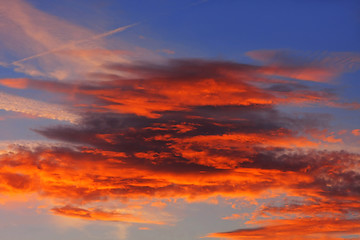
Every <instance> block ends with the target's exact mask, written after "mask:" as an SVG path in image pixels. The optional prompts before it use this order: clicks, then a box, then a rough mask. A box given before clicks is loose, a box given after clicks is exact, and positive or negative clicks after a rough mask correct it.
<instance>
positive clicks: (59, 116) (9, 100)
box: [0, 92, 80, 123]
mask: <svg viewBox="0 0 360 240" xmlns="http://www.w3.org/2000/svg"><path fill="white" fill-rule="evenodd" d="M0 109H3V110H6V111H13V112H20V113H25V114H29V115H32V116H35V117H42V118H48V119H56V120H60V121H67V122H71V123H76V122H78V121H79V119H80V117H79V115H77V114H75V113H71V112H70V111H68V110H67V109H66V108H65V107H64V106H62V105H58V104H51V103H45V102H41V101H38V100H34V99H29V98H24V97H20V96H15V95H11V94H7V93H4V92H0Z"/></svg>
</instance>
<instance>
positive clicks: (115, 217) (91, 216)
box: [51, 206, 163, 224]
mask: <svg viewBox="0 0 360 240" xmlns="http://www.w3.org/2000/svg"><path fill="white" fill-rule="evenodd" d="M51 211H52V212H53V213H54V214H56V215H62V216H69V217H75V218H81V219H86V220H93V221H95V220H100V221H111V222H130V223H148V224H163V223H162V222H156V221H150V220H144V219H142V218H141V217H138V216H134V215H132V214H128V213H120V212H118V211H103V210H101V209H89V210H88V209H83V208H77V207H72V206H64V207H60V208H53V209H52V210H51Z"/></svg>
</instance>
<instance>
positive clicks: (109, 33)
mask: <svg viewBox="0 0 360 240" xmlns="http://www.w3.org/2000/svg"><path fill="white" fill-rule="evenodd" d="M138 24H140V22H137V23H133V24H130V25H127V26H123V27H119V28H116V29H114V30H111V31H108V32H105V33H101V34H97V35H94V36H92V37H90V38H87V39H82V40H78V41H72V42H69V43H67V44H65V45H62V46H60V47H57V48H53V49H50V50H48V51H45V52H41V53H38V54H35V55H32V56H30V57H26V58H22V59H20V60H17V61H14V62H12V63H11V64H12V65H17V64H18V63H21V62H25V61H28V60H31V59H35V58H38V57H42V56H45V55H48V54H50V53H54V52H57V51H60V50H63V49H66V48H69V47H72V46H75V45H77V44H80V43H85V42H89V41H92V40H96V39H100V38H104V37H107V36H110V35H113V34H115V33H118V32H122V31H125V30H126V29H128V28H131V27H134V26H136V25H138Z"/></svg>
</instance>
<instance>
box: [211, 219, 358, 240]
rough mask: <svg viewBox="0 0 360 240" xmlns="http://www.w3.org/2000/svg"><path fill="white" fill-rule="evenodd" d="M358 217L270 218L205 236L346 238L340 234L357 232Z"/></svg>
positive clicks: (273, 239)
mask: <svg viewBox="0 0 360 240" xmlns="http://www.w3.org/2000/svg"><path fill="white" fill-rule="evenodd" d="M359 233H360V221H359V219H352V220H338V219H333V218H317V217H313V218H298V219H283V220H272V221H271V222H270V223H269V225H267V226H264V227H258V228H249V229H239V230H235V231H231V232H222V233H213V234H210V235H208V236H207V237H216V238H229V239H236V240H242V239H268V240H282V239H296V240H305V239H343V240H344V239H347V238H343V237H341V235H350V234H359Z"/></svg>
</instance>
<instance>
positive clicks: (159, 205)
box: [0, 52, 360, 239]
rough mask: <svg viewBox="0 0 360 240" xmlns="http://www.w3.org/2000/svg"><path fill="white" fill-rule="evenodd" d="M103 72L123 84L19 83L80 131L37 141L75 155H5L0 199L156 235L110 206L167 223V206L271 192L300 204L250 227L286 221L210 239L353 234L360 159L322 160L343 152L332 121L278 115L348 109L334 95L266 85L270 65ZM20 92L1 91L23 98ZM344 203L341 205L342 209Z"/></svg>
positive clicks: (54, 131)
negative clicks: (64, 112) (61, 104)
mask: <svg viewBox="0 0 360 240" xmlns="http://www.w3.org/2000/svg"><path fill="white" fill-rule="evenodd" d="M67 54H84V55H86V56H89V55H91V54H92V53H91V52H71V53H67ZM106 68H107V69H111V70H112V71H114V72H115V74H112V75H104V74H102V73H99V74H98V75H97V76H98V77H104V78H105V79H106V80H107V81H102V82H101V84H100V83H99V82H97V83H96V82H95V83H81V82H78V83H62V82H58V81H53V82H45V81H42V80H35V79H28V80H26V81H23V80H20V81H18V82H20V83H21V84H23V83H24V82H27V85H26V87H29V88H36V89H38V90H41V91H46V92H52V93H57V94H59V95H60V96H62V97H63V98H64V100H67V99H69V101H68V102H73V105H72V109H73V111H77V112H79V115H80V113H81V119H80V122H79V124H78V125H60V126H52V127H47V128H46V127H44V128H41V129H36V130H34V131H35V132H37V133H39V134H41V135H42V136H44V137H47V138H49V139H52V140H58V141H60V142H64V143H67V144H68V145H66V146H65V145H64V146H40V147H34V148H26V147H21V146H18V147H16V148H14V149H12V150H11V151H7V152H5V153H3V154H1V155H0V178H1V180H2V181H1V185H0V192H1V193H3V194H7V195H13V194H21V193H35V194H37V195H38V196H39V197H42V198H48V199H51V200H52V201H53V202H54V204H56V205H58V204H59V205H60V204H61V206H64V205H65V206H64V207H58V208H53V210H52V213H54V214H58V215H63V216H69V217H75V218H82V219H87V220H104V221H127V222H134V223H135V222H137V223H154V224H160V223H167V221H157V220H156V221H155V220H154V219H153V218H152V216H150V215H146V214H144V215H142V214H138V213H133V212H131V213H129V212H126V211H118V210H107V209H108V208H106V207H105V205H106V203H108V202H115V201H116V202H121V203H122V204H124V205H125V206H127V202H129V201H132V200H146V201H144V203H143V205H142V206H146V207H148V208H154V209H156V210H157V211H160V210H161V211H164V210H165V209H167V207H166V208H165V206H167V205H166V204H165V200H167V199H169V198H171V199H175V200H178V199H184V200H186V201H188V202H192V201H208V199H210V198H213V197H222V198H230V199H239V198H248V199H256V198H272V197H273V196H268V193H269V192H271V191H274V192H276V193H278V195H279V196H280V195H286V196H289V197H294V198H299V199H301V200H298V201H299V202H295V203H294V202H291V204H288V205H287V206H285V205H281V204H280V207H279V206H278V208H276V207H274V206H270V205H268V206H264V207H259V208H260V209H258V211H257V213H254V214H253V217H254V218H253V219H252V220H253V223H257V224H258V223H259V222H258V221H257V220H258V219H261V218H269V217H276V216H282V217H283V218H284V221H276V220H269V219H267V220H268V221H266V222H265V223H264V227H262V228H257V229H254V230H239V231H234V232H231V233H214V234H212V235H210V236H214V237H224V238H235V239H236V238H238V239H246V238H250V237H259V238H260V239H266V238H265V237H269V236H272V235H269V234H270V232H271V231H274V229H275V230H276V231H279V236H274V237H275V238H274V239H280V237H285V236H290V235H289V234H290V233H291V232H296V231H299V229H298V228H297V227H301V226H302V227H309V228H310V227H311V225H312V224H315V223H323V224H325V225H327V226H328V228H329V229H335V230H329V231H325V230H324V231H322V230H319V228H311V229H313V230H312V232H311V231H309V234H310V235H299V236H300V237H299V239H305V237H309V236H310V237H313V236H315V237H319V238H320V237H324V238H325V237H329V238H330V237H334V239H335V238H336V237H337V236H335V235H336V233H335V232H336V231H337V230H336V228H335V225H336V224H337V223H338V224H340V225H341V224H343V225H345V222H347V223H350V222H351V221H352V219H349V218H348V217H347V216H346V213H349V212H351V211H352V212H357V211H358V205H357V204H356V201H358V200H359V197H358V196H359V189H358V188H357V186H358V183H359V179H360V178H359V172H358V171H357V170H356V169H358V162H359V155H358V154H354V153H349V152H346V151H325V150H322V151H320V150H317V148H319V147H322V144H323V142H333V143H337V142H340V141H341V139H338V138H336V135H335V134H334V133H333V132H331V131H330V130H329V129H327V125H326V122H327V121H329V117H328V116H324V115H321V114H316V113H313V114H298V115H289V114H287V113H285V112H282V111H281V110H279V109H280V108H278V107H277V106H279V105H285V104H286V105H288V104H293V105H296V106H297V105H299V104H300V105H301V106H306V105H307V104H310V105H311V104H318V105H327V106H329V105H331V104H339V105H341V104H340V103H338V97H337V96H336V94H335V93H333V92H332V91H329V90H324V89H320V88H319V89H314V88H311V87H310V86H309V85H306V83H303V82H300V83H298V82H292V81H291V80H281V79H275V78H267V77H266V76H264V74H259V73H264V71H266V70H267V69H271V66H270V65H269V66H252V65H245V64H239V63H233V62H222V61H204V60H173V61H169V62H168V63H165V64H162V65H156V64H149V63H141V64H113V65H110V66H106ZM279 68H281V67H279ZM282 69H283V71H285V72H286V71H288V70H289V68H287V66H285V67H283V68H282ZM284 69H285V70H284ZM289 71H290V72H293V70H289ZM124 73H126V74H124ZM265 75H266V74H265ZM20 83H19V84H17V83H16V81H14V85H12V84H11V83H9V81H8V80H6V81H3V84H4V85H7V86H9V87H15V88H16V87H18V86H25V84H23V85H21V84H20ZM70 100H71V101H70ZM309 135H310V136H311V137H312V138H311V137H310V136H309ZM69 145H70V146H69ZM94 166H96V168H95V167H94ZM275 195H277V194H275ZM152 199H156V201H152ZM282 200H283V201H285V200H284V199H282ZM309 202H312V204H310V203H309ZM339 203H344V204H343V205H341V206H342V207H335V206H336V204H339ZM345 203H346V204H345ZM94 206H95V207H94ZM140 208H141V207H140ZM122 209H125V208H122ZM301 212H302V213H301ZM291 213H293V214H297V215H296V218H294V216H290V215H291ZM301 214H303V215H301ZM300 215H301V217H303V218H300V217H299V216H300ZM335 215H336V217H334V216H335ZM238 217H239V216H238V215H236V214H235V215H231V216H230V217H227V218H226V217H225V219H235V218H238ZM331 219H333V220H334V221H335V222H336V221H337V222H336V224H335V222H334V221H330V220H331ZM256 221H257V222H256ZM354 231H355V230H354ZM354 231H352V230H351V229H348V230H346V232H348V233H353V232H354ZM276 237H279V238H276ZM285 238H286V237H285Z"/></svg>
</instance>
